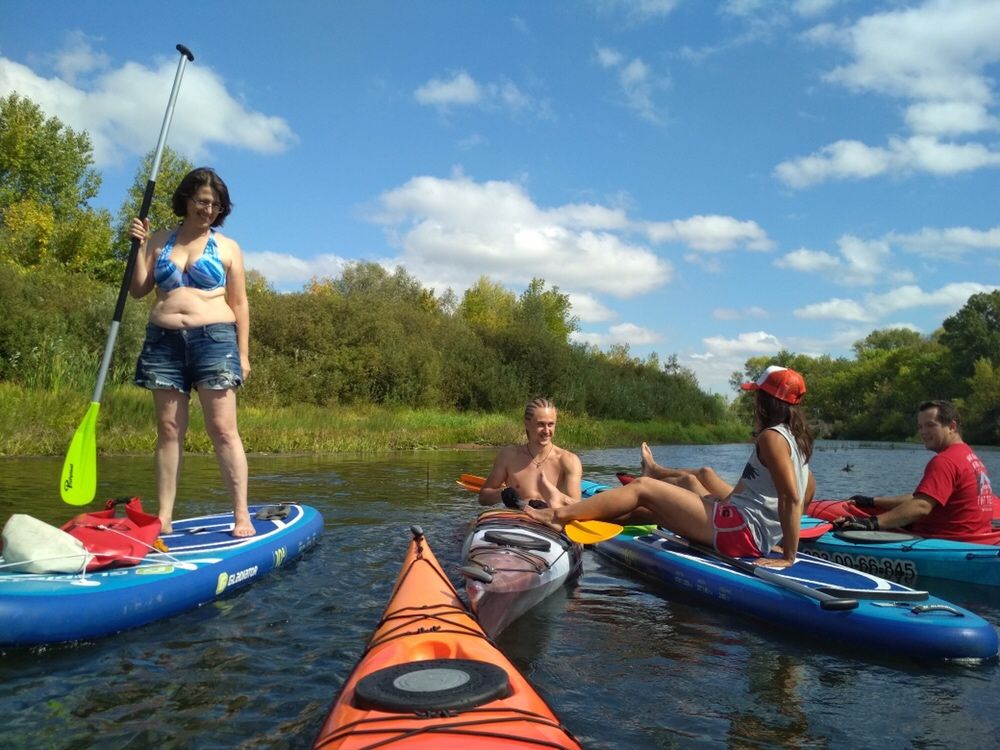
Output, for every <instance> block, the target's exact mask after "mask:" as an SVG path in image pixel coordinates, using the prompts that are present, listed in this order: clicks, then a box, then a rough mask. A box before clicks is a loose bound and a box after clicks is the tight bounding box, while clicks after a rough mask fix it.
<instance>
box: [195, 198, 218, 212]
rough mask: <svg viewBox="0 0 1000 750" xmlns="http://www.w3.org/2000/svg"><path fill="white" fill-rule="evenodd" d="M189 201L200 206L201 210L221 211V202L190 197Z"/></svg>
mask: <svg viewBox="0 0 1000 750" xmlns="http://www.w3.org/2000/svg"><path fill="white" fill-rule="evenodd" d="M191 202H192V203H193V204H194V205H196V206H197V207H198V208H200V209H201V210H202V211H206V210H207V211H221V210H222V204H221V203H215V202H213V201H205V200H198V199H197V198H192V199H191Z"/></svg>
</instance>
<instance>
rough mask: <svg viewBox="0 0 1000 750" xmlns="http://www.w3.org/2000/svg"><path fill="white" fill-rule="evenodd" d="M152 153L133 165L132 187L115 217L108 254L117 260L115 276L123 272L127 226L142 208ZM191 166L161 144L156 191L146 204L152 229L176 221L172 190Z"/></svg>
mask: <svg viewBox="0 0 1000 750" xmlns="http://www.w3.org/2000/svg"><path fill="white" fill-rule="evenodd" d="M155 153H156V152H155V150H152V151H150V152H149V153H148V154H146V155H145V156H144V157H143V158H142V161H141V162H140V164H139V166H138V167H137V168H136V172H135V179H134V180H133V182H132V187H130V188H129V191H128V195H127V196H126V198H125V200H124V202H123V203H122V207H121V209H119V211H118V216H117V218H116V219H115V226H114V239H113V244H112V252H111V255H112V257H113V258H115V259H116V260H117V261H119V271H118V276H119V278H121V274H122V272H123V271H124V268H125V265H124V264H125V261H126V260H127V259H128V252H129V249H130V248H131V247H132V240H131V238H130V237H129V235H128V231H129V226H131V224H132V219H134V218H135V217H136V216H138V215H139V209H140V208H142V198H143V195H145V193H146V184H147V183H148V182H149V173H150V171H151V170H152V168H153V156H154V155H155ZM192 169H194V164H192V163H191V162H190V161H188V160H187V159H185V158H184V157H182V156H180V155H179V154H178V153H177V152H176V151H174V150H173V149H172V148H170V146H164V147H163V153H162V155H161V156H160V169H159V172H157V175H156V191H155V192H154V193H153V202H152V204H150V206H149V224H150V226H151V227H152V228H153V229H154V230H157V229H167V228H169V227H174V226H177V225H178V224H179V223H180V221H181V219H180V217H178V216H176V215H175V214H174V209H173V197H174V191H175V190H176V189H177V186H178V185H179V184H180V182H181V180H182V179H183V178H184V175H186V174H187V173H188V172H190V171H191V170H192Z"/></svg>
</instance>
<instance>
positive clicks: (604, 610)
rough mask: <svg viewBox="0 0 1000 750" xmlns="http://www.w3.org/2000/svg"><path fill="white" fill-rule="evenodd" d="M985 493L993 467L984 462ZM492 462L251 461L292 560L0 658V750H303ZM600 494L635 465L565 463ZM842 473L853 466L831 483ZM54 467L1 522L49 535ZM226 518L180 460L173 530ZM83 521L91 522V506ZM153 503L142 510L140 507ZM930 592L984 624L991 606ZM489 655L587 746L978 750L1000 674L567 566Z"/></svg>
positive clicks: (455, 457)
mask: <svg viewBox="0 0 1000 750" xmlns="http://www.w3.org/2000/svg"><path fill="white" fill-rule="evenodd" d="M747 450H748V446H746V445H718V446H708V447H704V446H701V447H678V446H657V447H654V454H655V456H656V458H657V459H658V460H659V461H660V462H661V463H664V464H667V465H680V466H696V465H701V464H711V465H713V466H715V467H716V468H717V469H719V471H720V473H721V474H722V475H723V476H725V477H727V478H731V479H734V478H735V477H736V475H737V474H738V472H739V471H740V470H741V469H742V465H743V462H744V460H745V458H746V454H747ZM980 455H981V456H982V457H983V459H984V460H985V462H986V464H987V466H988V467H989V469H990V472H991V474H992V476H993V477H994V479H995V485H996V484H998V483H1000V452H998V451H996V450H993V451H987V450H982V451H980ZM492 457H493V452H492V451H490V452H478V451H473V452H470V451H461V452H460V451H435V452H421V453H404V454H395V455H379V456H297V457H287V456H280V457H269V456H255V457H252V458H251V463H250V469H251V482H250V491H251V499H252V501H253V502H277V501H287V500H295V501H299V502H302V503H306V504H309V505H313V506H315V507H317V508H318V509H319V510H320V511H321V512H322V513H323V516H324V518H325V525H326V532H325V534H324V537H323V539H322V542H321V543H320V545H319V546H318V547H316V548H315V549H314V550H313V551H312V552H310V553H309V554H307V556H306V557H305V558H304V559H303V560H301V561H300V562H299V563H298V564H296V565H294V566H292V567H289V568H286V569H282V570H280V571H277V572H276V573H274V574H272V575H270V576H269V577H267V578H265V579H263V580H261V581H260V582H258V583H257V584H256V585H255V586H253V587H251V588H250V589H248V590H246V591H245V592H243V593H242V594H239V595H236V596H234V597H232V598H230V599H226V600H223V601H221V602H218V603H216V604H213V605H210V606H206V607H203V608H201V609H199V610H196V611H192V612H188V613H186V614H182V615H179V616H176V617H174V618H172V619H170V620H167V621H164V622H160V623H155V624H152V625H149V626H146V627H144V628H140V629H137V630H133V631H129V632H125V633H121V634H119V635H117V636H114V637H111V638H106V639H102V640H99V641H96V642H88V643H78V644H73V645H69V646H56V647H50V648H46V649H40V650H34V651H11V652H7V653H4V654H0V727H2V728H3V732H2V735H0V736H2V739H0V745H2V746H3V747H4V748H26V749H30V750H36V749H37V748H81V749H83V748H92V747H100V748H136V749H139V748H158V749H161V748H162V749H168V748H304V747H309V745H310V744H311V742H312V740H313V739H314V737H315V735H316V732H317V731H318V730H319V727H320V725H321V724H322V722H323V719H324V717H325V716H326V713H327V711H328V709H329V707H330V704H331V701H332V699H333V697H334V695H335V694H336V692H337V689H338V688H339V686H340V684H341V682H342V681H343V680H344V678H345V677H346V675H347V674H348V672H349V671H350V669H351V667H352V666H353V665H354V663H355V661H356V660H357V658H358V656H359V655H360V653H361V650H362V648H363V646H364V643H365V641H366V639H367V637H368V636H369V634H370V633H371V631H372V629H373V627H374V626H375V624H376V622H377V620H378V617H379V615H380V614H381V611H382V608H383V607H384V606H385V603H386V599H387V597H388V595H389V592H390V589H391V587H392V583H393V581H394V580H395V577H396V574H397V572H398V570H399V567H400V564H401V562H402V557H403V553H404V551H405V549H406V545H407V542H408V539H409V534H408V531H407V529H408V527H409V526H410V524H413V523H419V524H420V525H422V526H423V528H424V530H425V532H426V534H427V537H428V539H429V541H430V543H431V545H432V547H433V549H434V551H435V553H436V554H437V556H438V558H439V559H440V560H441V562H442V563H443V564H444V565H445V566H446V568H448V569H449V572H450V573H451V574H452V578H453V580H455V581H456V583H458V582H459V579H458V577H457V576H456V575H455V574H454V569H455V567H456V566H457V565H458V564H459V559H458V556H459V551H460V547H461V541H462V536H463V528H464V526H465V524H466V523H467V522H468V521H469V520H470V519H471V518H473V517H474V515H475V513H476V510H477V508H478V506H477V505H476V504H475V500H474V498H473V496H472V495H471V494H470V493H468V492H466V491H464V490H462V489H461V488H460V487H459V486H458V485H457V484H456V483H455V479H457V477H458V475H459V474H460V473H461V472H472V473H478V474H486V473H487V472H488V470H489V467H490V464H491V461H492ZM929 457H930V454H929V453H928V452H926V451H925V450H923V448H922V447H919V446H903V445H886V444H875V445H858V444H847V443H831V442H826V443H820V444H819V449H818V451H817V453H816V455H815V456H814V460H813V469H814V471H815V473H816V476H817V484H818V493H817V495H818V496H820V497H843V496H846V495H850V494H852V493H854V492H861V491H865V492H867V493H869V494H872V493H875V494H879V493H890V492H891V493H895V492H903V491H908V490H910V489H912V488H913V486H914V485H915V483H916V481H917V479H918V478H919V475H920V472H921V471H922V469H923V466H924V464H925V463H926V461H927V459H928V458H929ZM581 458H582V459H583V464H584V467H585V476H586V477H587V478H590V479H594V480H596V481H604V482H607V483H609V484H613V483H614V472H615V471H616V470H621V469H627V470H632V471H635V470H636V469H637V467H638V451H637V450H635V449H633V450H627V451H624V450H601V451H585V452H583V453H581ZM848 466H850V468H851V471H845V470H844V469H845V468H847V467H848ZM60 467H61V460H58V459H0V522H2V521H5V520H6V518H7V517H8V516H9V515H10V514H11V513H12V512H21V513H29V514H31V515H34V516H36V517H38V518H41V519H43V520H45V521H48V522H50V523H53V524H61V523H63V522H64V521H65V520H67V519H68V518H70V517H71V516H72V515H74V514H75V512H76V509H74V508H71V507H70V506H67V505H63V504H62V503H61V502H60V500H59V498H58V494H57V482H58V477H59V472H60ZM99 477H100V480H99V487H98V495H99V497H102V498H103V497H108V496H113V495H122V494H126V493H128V494H138V495H141V496H142V497H144V498H152V497H153V482H152V460H151V458H149V457H117V458H109V459H102V461H101V463H100V474H99ZM227 505H228V502H227V499H226V497H225V494H224V493H223V491H222V488H221V485H220V482H219V478H218V471H217V469H216V466H215V464H214V460H213V459H211V458H206V457H200V456H199V457H189V458H188V459H187V462H186V465H185V471H184V478H183V483H182V487H181V493H180V500H179V511H180V515H184V516H188V515H196V514H200V513H204V512H209V511H218V510H224V509H225V508H226V506H227ZM94 507H96V505H95V506H94ZM147 507H150V508H154V507H155V503H154V502H152V501H149V502H148V505H147ZM934 591H935V593H938V594H939V595H942V596H944V597H945V598H948V599H951V600H952V601H954V602H956V603H958V604H961V605H963V606H965V607H968V608H970V609H972V610H975V611H977V612H978V613H980V614H981V615H983V616H984V617H985V618H986V619H987V620H989V621H990V622H991V623H993V624H994V625H996V626H1000V591H995V590H991V589H987V588H983V587H974V586H964V587H959V586H957V585H954V586H948V587H944V586H941V585H938V586H936V587H934ZM498 645H499V646H500V647H501V649H503V651H504V652H505V653H506V654H507V655H508V656H509V657H510V658H511V659H512V660H513V661H514V662H515V664H517V666H518V667H519V668H520V669H521V670H522V671H523V672H524V673H525V674H526V675H527V676H528V678H529V679H530V680H531V681H532V682H533V683H534V685H535V686H536V688H537V689H538V690H539V691H540V692H541V693H542V694H543V695H544V696H545V697H546V698H547V699H548V700H549V702H550V703H551V704H552V706H553V707H554V708H555V710H556V712H557V713H558V714H559V716H560V717H561V718H562V720H563V722H564V723H565V724H566V725H567V726H568V727H569V728H570V730H571V731H573V732H574V733H575V734H576V736H577V737H578V738H579V739H580V740H581V742H582V743H583V744H584V745H585V746H586V747H590V748H621V749H623V750H624V749H628V748H636V749H642V750H647V749H649V748H675V747H676V748H688V747H694V748H700V747H706V748H708V747H727V748H765V747H781V748H786V747H787V748H800V747H811V748H842V747H852V748H868V747H873V748H874V747H878V748H880V749H881V750H886V749H888V748H908V747H913V748H936V747H961V748H994V747H996V746H997V736H998V730H1000V710H998V708H1000V705H998V700H1000V667H998V665H997V663H996V662H993V663H989V664H985V665H981V666H977V667H963V666H954V665H927V664H919V663H914V662H899V661H889V660H886V659H884V658H881V657H880V656H879V655H877V654H872V653H870V652H867V651H865V650H864V649H863V648H861V647H860V646H859V647H857V648H854V647H850V646H844V645H831V644H827V643H823V642H818V641H816V640H813V639H810V638H809V637H808V634H802V635H801V636H792V635H789V634H788V633H787V632H784V631H775V630H773V629H771V628H769V627H768V626H767V625H766V624H762V623H757V622H750V621H747V620H744V619H741V618H739V617H736V616H733V615H729V614H725V613H722V612H719V611H717V610H714V609H710V608H706V607H702V606H698V605H697V604H694V603H691V602H688V601H682V600H679V599H677V598H672V595H671V594H667V593H663V592H661V591H658V590H657V589H655V588H653V587H652V586H650V585H647V584H646V583H643V582H642V581H640V580H638V579H633V578H630V577H628V576H627V575H624V574H622V573H621V572H620V571H619V570H618V569H616V568H614V567H611V566H609V565H607V564H605V563H603V562H600V561H599V560H598V559H597V558H596V556H594V555H593V553H591V552H587V553H586V555H585V567H584V573H583V575H582V577H581V578H580V579H579V581H578V582H577V583H576V585H575V586H574V587H572V588H570V589H566V590H565V591H564V592H561V593H559V594H557V595H555V596H553V597H552V598H551V599H549V600H548V601H546V602H545V603H543V604H542V605H541V606H540V607H538V608H537V609H536V610H534V611H533V612H531V613H529V614H528V615H526V616H525V617H524V618H522V619H521V620H520V621H518V622H516V623H515V624H514V625H513V626H511V628H509V629H508V630H507V631H506V632H504V633H503V634H502V635H501V636H500V638H499V641H498Z"/></svg>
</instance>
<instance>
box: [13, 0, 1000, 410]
mask: <svg viewBox="0 0 1000 750" xmlns="http://www.w3.org/2000/svg"><path fill="white" fill-rule="evenodd" d="M3 5H4V16H5V18H4V22H3V24H2V25H0V96H5V95H6V94H8V93H9V92H10V91H17V92H19V93H20V94H23V95H25V96H27V97H29V98H31V99H32V100H34V101H35V102H36V103H38V104H39V105H40V106H42V108H43V109H44V110H45V111H46V112H47V113H48V114H50V115H55V116H57V117H59V118H60V119H61V120H62V121H63V122H65V123H66V124H68V125H70V126H71V127H73V128H74V129H77V130H87V131H88V132H89V133H90V135H91V138H92V141H93V143H94V153H95V162H96V167H97V168H98V169H99V170H100V172H101V174H102V176H103V180H104V181H103V186H102V191H101V194H100V196H99V198H98V199H97V201H95V203H96V205H98V206H101V207H106V208H108V209H110V210H111V211H112V212H113V213H117V211H118V209H119V208H120V206H121V204H122V201H123V200H124V198H125V193H126V191H127V189H128V187H129V186H130V185H131V183H132V181H133V179H134V177H135V174H136V170H137V166H138V163H139V160H140V158H141V156H142V155H143V154H145V153H147V152H149V151H150V150H151V149H152V148H153V146H154V145H155V143H156V137H157V135H158V134H159V128H160V123H161V121H162V118H163V111H164V108H165V106H166V101H167V96H168V94H169V90H170V85H171V82H172V80H173V76H174V73H175V71H176V67H177V53H176V52H175V50H174V47H175V45H176V44H177V43H183V44H185V45H187V46H188V47H190V48H191V50H192V51H193V52H194V54H195V61H194V63H192V64H190V65H188V66H187V69H186V72H185V75H184V81H183V85H182V88H181V92H180V96H179V99H178V102H177V108H176V112H175V115H174V121H173V126H172V128H171V131H170V137H169V141H168V142H169V145H170V146H172V147H173V148H175V149H176V150H178V151H179V152H181V153H182V154H184V155H185V156H186V157H188V158H189V159H191V160H192V161H194V162H195V163H198V164H208V165H211V166H214V167H215V168H216V169H217V170H218V171H219V172H220V174H221V175H222V176H223V178H224V179H225V180H226V182H227V183H228V185H229V187H230V191H231V193H232V196H233V200H234V202H235V204H236V207H235V210H234V212H233V214H232V216H231V217H230V218H229V219H228V220H227V223H226V227H225V231H226V232H227V233H228V234H230V235H232V236H233V237H235V238H236V239H237V240H238V241H239V243H240V245H241V246H242V248H243V250H244V252H245V254H246V257H247V263H248V265H249V266H250V267H252V268H256V269H257V270H259V271H260V272H262V273H263V274H264V275H265V276H267V277H268V278H269V279H270V281H271V282H272V283H273V284H274V285H275V286H276V287H278V288H279V289H282V290H297V289H301V287H302V285H303V284H304V283H305V282H307V281H308V280H309V279H310V278H312V277H325V276H337V275H339V273H340V270H341V268H342V267H343V264H344V263H349V262H351V261H354V260H370V261H376V262H379V263H383V264H385V265H387V266H388V267H395V266H396V265H397V264H402V265H403V266H405V268H406V269H407V270H408V271H409V273H411V274H412V275H414V276H415V277H416V278H418V279H420V280H421V281H422V282H423V283H424V284H425V285H427V286H428V287H432V288H434V289H435V290H437V291H438V292H441V291H443V290H445V289H447V288H451V289H453V290H454V291H455V292H456V293H458V294H461V293H462V291H464V290H465V289H466V288H467V287H468V286H469V285H471V284H472V283H474V282H475V281H476V280H477V279H478V278H479V277H480V276H481V275H487V276H489V277H490V278H491V279H493V280H494V281H496V282H499V283H502V284H504V285H505V286H507V287H509V288H510V289H511V290H513V291H514V292H516V293H520V292H521V291H523V290H524V288H525V287H526V285H527V283H528V282H529V281H530V279H531V278H532V277H540V278H542V279H544V280H545V281H546V282H547V283H548V284H549V285H550V286H553V285H554V286H557V287H559V289H560V290H561V291H562V292H565V293H567V294H569V295H570V298H571V300H572V302H573V312H574V314H575V315H577V316H578V317H579V319H580V331H579V332H578V334H577V336H578V338H579V340H581V341H587V342H590V343H593V344H596V345H598V346H600V347H601V348H606V347H607V346H609V345H611V344H628V345H629V347H630V350H631V351H632V353H633V354H635V355H638V356H646V355H647V354H649V353H650V352H657V353H658V354H659V355H660V356H661V358H665V357H667V356H669V355H671V354H676V355H677V356H678V360H679V362H680V363H681V364H682V365H684V366H686V367H689V368H691V369H692V370H694V372H695V373H696V374H697V376H698V379H699V382H700V383H701V385H702V387H704V388H706V389H709V390H713V391H717V392H721V393H727V394H728V386H727V380H728V378H729V376H730V374H731V373H732V372H733V371H734V370H738V369H740V368H741V367H742V364H743V362H744V361H745V360H746V358H747V357H750V356H757V355H766V354H769V353H772V352H775V351H778V350H779V349H782V348H786V349H789V350H792V351H796V352H802V353H808V354H822V353H827V354H831V355H834V356H842V355H843V356H850V355H851V345H852V344H853V343H854V342H855V341H857V340H859V339H861V338H863V337H864V336H866V335H867V334H868V333H869V332H870V331H872V330H874V329H878V328H886V327H891V326H906V327H909V328H913V329H915V330H918V331H920V332H922V333H930V332H931V331H933V330H934V329H935V328H936V327H937V326H939V325H940V323H941V321H942V320H943V319H944V318H945V317H947V316H948V315H950V314H952V313H954V312H955V311H957V310H958V309H959V308H960V307H961V306H962V305H963V304H964V303H965V301H966V300H967V299H968V297H969V296H970V295H971V294H975V293H977V292H982V291H991V290H993V289H996V288H998V285H1000V220H998V218H997V214H998V207H1000V206H998V198H1000V190H998V187H1000V185H998V179H997V177H998V167H1000V111H998V106H997V87H998V82H997V78H998V74H1000V64H998V63H1000V44H998V43H997V40H998V39H1000V3H998V2H997V1H996V0H951V1H949V2H946V1H944V0H930V1H927V2H868V1H862V0H729V1H727V2H718V3H711V2H703V1H702V0H635V1H632V2H629V1H627V0H589V1H588V0H578V2H568V1H564V2H538V1H534V0H524V1H516V0H514V1H511V2H499V1H498V0H497V1H492V2H488V1H486V0H481V1H479V2H477V1H474V0H465V1H459V0H455V1H454V2H440V1H438V2H435V1H429V2H409V1H404V0H399V1H397V2H382V1H380V0H367V1H366V2H319V1H318V0H313V1H309V2H306V1H296V0H290V1H288V2H283V3H280V4H278V3H265V2H228V1H223V2H205V1H202V2H197V3H190V2H186V1H185V0H176V1H175V2H173V3H170V4H167V5H164V4H153V3H140V2H134V1H133V2H121V1H120V0H105V1H104V2H92V3H86V2H69V1H68V0H53V1H52V2H41V3H40V2H37V0H5V2H4V4H3ZM168 9H169V11H168ZM159 187H160V189H163V190H169V189H172V186H163V185H161V186H159ZM251 312H252V311H251Z"/></svg>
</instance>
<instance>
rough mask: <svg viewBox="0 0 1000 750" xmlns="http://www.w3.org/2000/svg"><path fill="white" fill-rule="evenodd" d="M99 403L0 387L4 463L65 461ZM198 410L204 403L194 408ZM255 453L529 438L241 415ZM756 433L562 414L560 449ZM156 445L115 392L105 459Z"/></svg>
mask: <svg viewBox="0 0 1000 750" xmlns="http://www.w3.org/2000/svg"><path fill="white" fill-rule="evenodd" d="M89 399H90V394H89V393H86V394H84V393H80V392H77V391H71V390H36V389H26V388H23V387H20V386H17V385H13V384H10V383H0V456H33V455H35V456H37V455H61V454H63V453H65V451H66V448H67V447H68V446H69V441H70V439H71V438H72V436H73V432H74V431H75V430H76V428H77V425H78V424H79V423H80V420H81V419H83V415H84V413H85V412H86V410H87V406H88V404H89ZM192 404H197V399H194V400H193V401H192ZM239 419H240V433H241V434H242V436H243V442H244V444H245V445H246V449H247V451H248V452H249V453H342V452H380V451H390V450H430V449H436V448H452V447H455V446H462V445H475V446H496V445H504V444H506V443H513V442H519V441H521V440H523V438H524V432H523V429H522V426H521V414H520V413H519V412H518V413H514V412H511V413H510V414H477V413H463V412H453V411H440V410H432V409H408V408H402V407H397V408H389V407H361V406H351V407H337V408H322V407H317V406H308V405H298V406H289V407H280V408H261V407H254V406H241V407H240V414H239ZM747 430H748V428H747V427H746V426H745V425H741V424H739V423H737V422H735V421H732V422H724V423H721V424H717V425H682V424H678V423H676V422H665V421H655V422H625V421H619V420H597V419H592V418H590V417H585V416H579V415H575V414H572V413H569V412H561V413H560V420H559V432H558V436H557V440H558V442H559V444H560V445H563V446H565V447H567V448H571V449H574V450H580V449H584V448H607V447H614V446H636V445H638V444H639V443H640V442H641V441H643V440H648V441H650V442H654V443H661V444H662V443H691V444H709V443H726V442H740V441H743V440H746V439H747V437H748V431H747ZM155 439H156V433H155V427H154V422H153V404H152V400H151V399H150V398H149V395H148V394H147V393H145V392H143V391H140V390H139V389H137V388H134V387H131V386H126V387H113V386H112V387H108V388H107V390H106V391H105V392H104V396H103V398H102V403H101V414H100V418H99V419H98V423H97V441H98V450H99V451H100V452H101V453H102V454H129V453H148V452H150V451H152V450H153V446H154V442H155ZM187 449H188V450H189V451H192V452H204V453H208V452H211V444H210V442H209V440H208V438H207V436H206V435H205V430H204V422H203V421H202V414H201V409H200V408H198V407H197V406H193V408H192V410H191V427H190V429H189V431H188V437H187Z"/></svg>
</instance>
